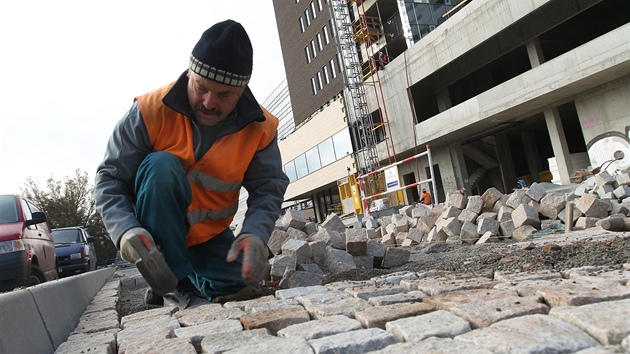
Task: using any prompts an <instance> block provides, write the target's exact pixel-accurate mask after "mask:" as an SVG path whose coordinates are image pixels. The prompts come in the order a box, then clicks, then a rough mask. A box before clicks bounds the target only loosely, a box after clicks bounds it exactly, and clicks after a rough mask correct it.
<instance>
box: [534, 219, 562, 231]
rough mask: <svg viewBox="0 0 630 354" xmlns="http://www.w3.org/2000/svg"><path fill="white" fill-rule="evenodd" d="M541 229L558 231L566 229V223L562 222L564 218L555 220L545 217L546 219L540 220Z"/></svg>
mask: <svg viewBox="0 0 630 354" xmlns="http://www.w3.org/2000/svg"><path fill="white" fill-rule="evenodd" d="M540 229H541V230H546V229H549V230H556V231H564V224H563V223H562V220H559V219H555V220H551V219H545V220H540Z"/></svg>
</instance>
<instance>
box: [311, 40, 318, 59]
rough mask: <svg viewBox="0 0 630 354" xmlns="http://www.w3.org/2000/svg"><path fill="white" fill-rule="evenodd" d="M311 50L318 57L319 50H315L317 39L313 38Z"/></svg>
mask: <svg viewBox="0 0 630 354" xmlns="http://www.w3.org/2000/svg"><path fill="white" fill-rule="evenodd" d="M311 51H312V52H313V58H315V57H317V50H315V41H314V40H312V39H311Z"/></svg>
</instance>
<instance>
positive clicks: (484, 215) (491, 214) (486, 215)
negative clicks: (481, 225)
mask: <svg viewBox="0 0 630 354" xmlns="http://www.w3.org/2000/svg"><path fill="white" fill-rule="evenodd" d="M497 217H498V214H497V213H495V212H493V211H484V212H483V213H481V214H479V216H478V217H477V222H479V219H483V218H490V219H495V220H496V219H497Z"/></svg>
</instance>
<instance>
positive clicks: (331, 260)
mask: <svg viewBox="0 0 630 354" xmlns="http://www.w3.org/2000/svg"><path fill="white" fill-rule="evenodd" d="M326 251H327V252H326V258H325V260H324V264H319V263H318V264H319V265H320V266H321V267H322V268H323V269H326V270H328V272H329V273H330V274H332V275H335V274H339V273H341V272H345V271H348V270H351V269H356V267H357V266H356V264H355V263H354V259H353V258H352V255H351V254H349V253H348V252H345V251H342V250H338V249H334V248H332V247H328V248H327V249H326Z"/></svg>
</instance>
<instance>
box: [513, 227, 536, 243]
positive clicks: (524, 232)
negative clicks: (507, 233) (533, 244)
mask: <svg viewBox="0 0 630 354" xmlns="http://www.w3.org/2000/svg"><path fill="white" fill-rule="evenodd" d="M534 232H536V228H535V227H533V226H532V225H523V226H519V227H517V228H515V229H514V232H512V239H513V240H515V241H519V242H521V241H527V240H531V239H533V238H534Z"/></svg>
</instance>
